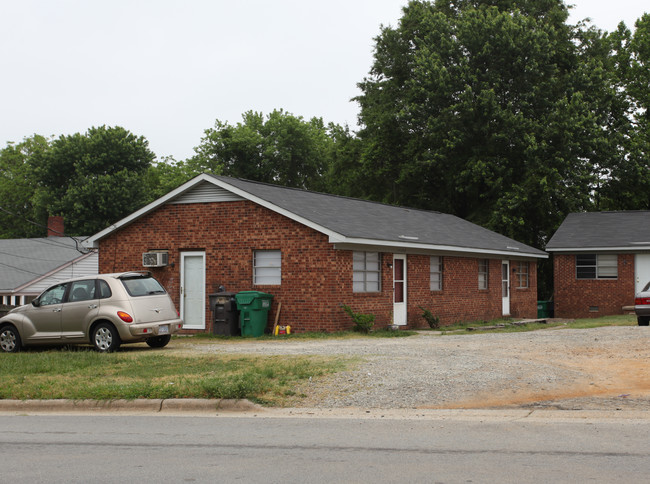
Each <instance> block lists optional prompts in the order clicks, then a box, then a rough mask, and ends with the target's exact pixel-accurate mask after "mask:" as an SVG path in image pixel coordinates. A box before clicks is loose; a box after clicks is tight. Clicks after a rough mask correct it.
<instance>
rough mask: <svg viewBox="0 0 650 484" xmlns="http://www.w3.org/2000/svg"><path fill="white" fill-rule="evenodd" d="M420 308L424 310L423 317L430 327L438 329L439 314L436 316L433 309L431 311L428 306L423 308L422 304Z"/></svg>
mask: <svg viewBox="0 0 650 484" xmlns="http://www.w3.org/2000/svg"><path fill="white" fill-rule="evenodd" d="M420 309H421V310H422V311H424V312H423V313H422V317H423V318H424V320H425V321H426V322H427V324H428V325H429V327H430V328H431V329H438V328H439V327H440V318H439V317H438V316H434V315H433V313H432V312H431V311H429V310H428V309H426V308H423V307H422V306H420Z"/></svg>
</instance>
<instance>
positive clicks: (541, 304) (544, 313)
mask: <svg viewBox="0 0 650 484" xmlns="http://www.w3.org/2000/svg"><path fill="white" fill-rule="evenodd" d="M550 306H551V301H537V318H538V319H542V318H549V317H550V316H551V312H550V310H549V308H550Z"/></svg>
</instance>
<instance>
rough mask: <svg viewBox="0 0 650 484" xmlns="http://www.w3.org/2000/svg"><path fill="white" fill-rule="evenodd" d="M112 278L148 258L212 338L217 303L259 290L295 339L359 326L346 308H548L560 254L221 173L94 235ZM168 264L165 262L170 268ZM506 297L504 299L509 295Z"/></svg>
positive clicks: (395, 320) (460, 225)
mask: <svg viewBox="0 0 650 484" xmlns="http://www.w3.org/2000/svg"><path fill="white" fill-rule="evenodd" d="M89 242H90V243H91V244H92V245H93V246H94V247H96V248H99V254H100V261H99V267H100V272H117V271H128V270H142V269H143V267H142V260H143V253H150V252H159V253H162V254H166V255H161V256H160V257H162V258H164V259H165V260H166V264H167V265H164V266H162V267H159V268H155V269H152V272H153V273H154V275H155V276H156V277H157V278H158V279H159V280H160V281H161V282H162V283H163V284H164V285H165V287H166V288H167V289H168V290H169V292H170V294H171V295H172V297H173V298H174V300H175V302H176V304H177V305H178V307H180V310H181V316H182V317H183V320H184V322H185V328H186V329H189V330H198V331H210V330H211V326H212V324H211V321H210V319H211V318H210V316H211V314H210V309H209V307H208V304H207V296H208V295H209V294H210V293H213V292H216V291H217V290H218V288H219V286H225V288H226V290H228V291H233V292H238V291H243V290H259V291H264V292H267V293H269V294H272V295H273V296H274V298H273V306H272V308H271V311H270V314H269V316H270V317H269V320H270V321H271V322H272V321H273V319H274V318H275V311H276V309H277V305H278V303H279V302H281V303H282V309H281V324H290V325H291V327H292V329H293V330H295V331H336V330H341V329H349V328H350V327H351V326H352V322H351V320H350V318H349V317H348V316H347V315H346V314H345V313H344V312H343V310H342V309H341V305H342V304H347V305H349V306H351V307H352V309H353V310H355V311H357V312H364V313H372V314H374V315H375V316H376V320H375V327H386V326H387V325H389V324H396V325H400V326H406V327H421V326H423V325H426V323H425V321H424V319H423V318H422V310H421V309H420V306H422V307H425V308H428V309H430V310H431V311H432V312H433V314H435V315H437V316H439V317H440V318H441V321H442V322H443V323H450V322H454V321H460V320H469V321H472V320H484V319H493V318H497V317H500V316H502V315H504V314H506V315H512V316H515V317H526V318H531V317H535V316H536V311H537V260H538V259H540V258H546V257H548V256H547V254H546V253H545V252H543V251H540V250H537V249H534V248H532V247H528V246H526V245H524V244H521V243H519V242H516V241H514V240H512V239H509V238H507V237H504V236H502V235H499V234H497V233H495V232H492V231H490V230H487V229H484V228H482V227H479V226H477V225H475V224H472V223H470V222H467V221H465V220H462V219H460V218H458V217H455V216H452V215H446V214H442V213H438V212H429V211H423V210H413V209H407V208H402V207H395V206H390V205H385V204H380V203H374V202H368V201H364V200H357V199H352V198H346V197H339V196H334V195H326V194H322V193H315V192H309V191H305V190H298V189H292V188H285V187H280V186H276V185H269V184H263V183H257V182H251V181H246V180H241V179H234V178H228V177H221V176H213V175H206V174H204V175H200V176H198V177H196V178H194V179H192V180H190V181H189V182H187V183H186V184H184V185H182V186H181V187H179V188H177V189H176V190H174V191H172V192H170V193H169V194H167V195H165V196H163V197H162V198H160V199H158V200H156V201H155V202H153V203H151V204H150V205H148V206H146V207H144V208H142V209H141V210H139V211H138V212H135V213H134V214H132V215H131V216H129V217H127V218H125V219H123V220H121V221H119V222H117V223H116V224H114V225H112V226H111V227H109V228H107V229H106V230H104V231H102V232H100V233H98V234H96V235H94V236H93V237H91V238H90V239H89ZM161 260H162V259H161ZM504 287H505V288H506V289H505V293H504V292H503V290H504V289H503V288H504Z"/></svg>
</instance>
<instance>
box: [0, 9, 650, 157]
mask: <svg viewBox="0 0 650 484" xmlns="http://www.w3.org/2000/svg"><path fill="white" fill-rule="evenodd" d="M407 3H408V2H407V0H327V1H324V0H319V1H316V0H109V1H99V0H0V60H1V64H0V65H1V66H2V74H1V75H0V112H1V115H0V147H4V146H5V145H6V143H7V142H9V141H21V140H22V139H23V138H24V137H26V136H31V135H32V134H34V133H38V134H42V135H45V136H50V135H55V136H59V135H62V134H64V135H67V134H73V133H76V132H81V133H83V132H85V131H86V130H87V129H88V128H89V127H91V126H100V125H104V124H105V125H108V126H116V125H117V126H122V127H124V128H126V129H128V130H130V131H131V132H133V133H134V134H136V135H138V136H144V137H145V138H147V139H148V140H149V145H150V148H151V149H152V151H154V153H156V155H158V157H159V158H160V157H163V156H168V155H171V156H174V157H175V158H176V159H177V160H182V159H185V158H187V157H189V156H191V155H192V154H193V153H194V151H193V148H194V147H195V146H197V145H198V144H199V143H200V140H201V137H202V135H203V131H204V130H205V129H207V128H210V127H212V126H213V125H214V122H215V120H216V119H220V120H222V121H228V122H230V123H231V124H235V123H237V122H238V121H240V120H241V114H242V113H244V112H245V111H248V110H255V111H261V112H263V113H265V114H268V113H269V112H271V111H272V110H273V109H276V108H277V109H280V108H282V109H284V110H285V111H288V112H291V113H293V114H295V115H300V116H303V117H304V118H311V117H313V116H317V117H322V118H323V120H324V121H325V122H326V123H327V122H330V121H332V122H335V123H338V124H348V125H349V126H350V127H351V128H353V129H356V116H357V113H358V108H357V105H356V103H353V102H351V101H350V99H351V98H352V97H354V96H356V95H357V94H358V93H359V91H358V90H357V87H356V84H357V82H359V81H361V80H362V79H363V77H364V76H365V75H367V73H368V71H369V68H370V65H371V63H372V48H373V44H374V42H373V38H374V37H376V36H377V35H378V34H379V31H380V25H382V24H383V25H392V26H394V25H396V23H397V20H398V19H399V18H400V16H401V8H402V7H403V6H404V5H406V4H407ZM567 3H573V4H574V5H576V8H575V9H574V10H573V14H572V17H571V19H570V21H571V22H575V21H577V20H578V19H582V18H585V17H591V19H592V21H593V24H594V25H596V26H598V27H599V28H601V29H603V30H607V31H611V30H614V29H615V28H616V25H617V24H618V22H620V21H621V20H622V21H625V22H626V24H628V26H630V27H631V26H632V25H633V24H634V22H635V20H636V19H637V18H639V17H640V16H641V15H642V14H643V12H644V11H650V7H644V6H645V5H647V0H644V1H641V0H570V1H568V2H567Z"/></svg>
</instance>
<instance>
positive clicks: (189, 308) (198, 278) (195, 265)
mask: <svg viewBox="0 0 650 484" xmlns="http://www.w3.org/2000/svg"><path fill="white" fill-rule="evenodd" d="M181 318H182V319H183V328H185V329H205V253H204V252H181Z"/></svg>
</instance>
